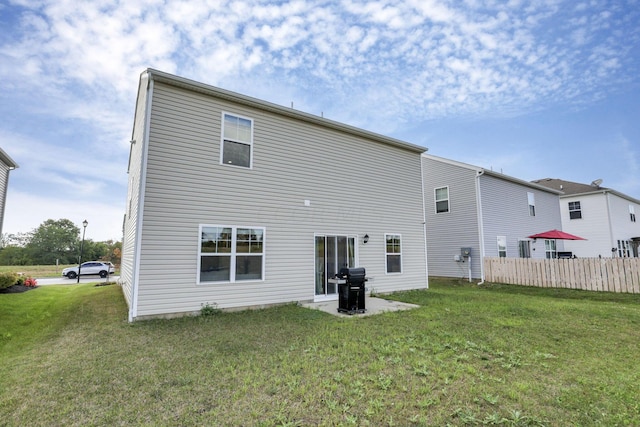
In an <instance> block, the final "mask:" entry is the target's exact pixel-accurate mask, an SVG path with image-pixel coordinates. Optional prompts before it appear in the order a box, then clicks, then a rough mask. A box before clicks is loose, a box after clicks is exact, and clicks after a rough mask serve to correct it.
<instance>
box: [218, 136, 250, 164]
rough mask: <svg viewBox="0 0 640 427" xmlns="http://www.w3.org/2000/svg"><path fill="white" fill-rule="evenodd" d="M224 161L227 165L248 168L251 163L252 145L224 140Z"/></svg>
mask: <svg viewBox="0 0 640 427" xmlns="http://www.w3.org/2000/svg"><path fill="white" fill-rule="evenodd" d="M222 162H223V163H224V164H227V165H236V166H244V167H247V168H248V167H249V166H250V165H251V146H250V145H247V144H240V143H237V142H231V141H227V140H225V141H224V142H223V153H222Z"/></svg>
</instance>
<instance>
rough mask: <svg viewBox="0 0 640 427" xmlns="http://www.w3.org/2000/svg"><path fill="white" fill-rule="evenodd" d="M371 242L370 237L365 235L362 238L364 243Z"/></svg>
mask: <svg viewBox="0 0 640 427" xmlns="http://www.w3.org/2000/svg"><path fill="white" fill-rule="evenodd" d="M368 241H369V235H368V234H365V235H364V237H363V238H362V243H367V242H368Z"/></svg>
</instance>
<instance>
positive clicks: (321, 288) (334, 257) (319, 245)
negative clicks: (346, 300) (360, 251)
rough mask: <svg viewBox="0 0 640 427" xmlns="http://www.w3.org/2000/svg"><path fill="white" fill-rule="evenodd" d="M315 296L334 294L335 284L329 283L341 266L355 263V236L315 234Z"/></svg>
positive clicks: (349, 265) (335, 292)
mask: <svg viewBox="0 0 640 427" xmlns="http://www.w3.org/2000/svg"><path fill="white" fill-rule="evenodd" d="M315 254H316V280H315V282H316V296H329V295H336V294H337V292H338V288H337V285H336V284H334V283H329V282H328V279H331V278H333V277H334V276H335V275H336V274H337V273H338V272H340V269H341V268H344V267H355V265H356V237H355V236H316V238H315Z"/></svg>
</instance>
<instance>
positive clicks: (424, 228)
mask: <svg viewBox="0 0 640 427" xmlns="http://www.w3.org/2000/svg"><path fill="white" fill-rule="evenodd" d="M420 181H421V183H422V236H423V237H424V271H425V274H426V276H425V277H426V279H427V289H428V288H429V255H428V253H427V251H428V249H427V210H426V207H425V198H424V157H422V155H420Z"/></svg>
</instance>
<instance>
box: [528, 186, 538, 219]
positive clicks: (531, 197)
mask: <svg viewBox="0 0 640 427" xmlns="http://www.w3.org/2000/svg"><path fill="white" fill-rule="evenodd" d="M527 201H528V202H529V216H536V195H535V193H532V192H531V191H527Z"/></svg>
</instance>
